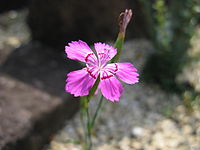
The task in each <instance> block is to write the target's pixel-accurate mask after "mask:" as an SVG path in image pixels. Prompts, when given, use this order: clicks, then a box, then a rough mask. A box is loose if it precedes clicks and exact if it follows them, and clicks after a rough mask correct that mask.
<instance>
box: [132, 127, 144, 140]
mask: <svg viewBox="0 0 200 150" xmlns="http://www.w3.org/2000/svg"><path fill="white" fill-rule="evenodd" d="M131 134H132V136H133V137H136V138H139V137H141V136H143V135H144V129H143V128H142V127H139V126H135V127H133V128H132V131H131Z"/></svg>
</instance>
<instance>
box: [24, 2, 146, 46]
mask: <svg viewBox="0 0 200 150" xmlns="http://www.w3.org/2000/svg"><path fill="white" fill-rule="evenodd" d="M125 8H132V9H133V14H134V15H133V21H132V23H131V24H130V25H129V31H130V32H131V33H130V34H129V35H131V36H132V37H133V36H137V37H138V36H144V35H143V34H144V33H145V30H144V22H143V20H142V19H141V18H144V17H142V12H141V10H140V5H139V3H138V1H137V0H136V1H131V0H123V1H122V0H108V1H107V0H101V1H97V0H84V1H75V0H59V1H57V0H32V1H31V4H30V12H29V16H28V24H29V26H30V29H31V32H32V37H33V39H36V40H40V41H43V42H45V43H47V44H50V45H59V44H60V45H62V44H64V43H66V42H69V41H71V40H78V39H82V40H85V41H87V42H89V43H93V42H94V41H107V40H115V38H116V35H117V33H118V25H117V19H118V15H119V14H120V12H122V11H124V10H125Z"/></svg>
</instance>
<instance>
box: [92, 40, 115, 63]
mask: <svg viewBox="0 0 200 150" xmlns="http://www.w3.org/2000/svg"><path fill="white" fill-rule="evenodd" d="M94 48H95V50H96V51H97V55H98V57H99V60H100V63H101V64H102V65H103V64H106V63H107V62H108V61H109V60H111V59H112V58H113V57H114V56H115V55H116V54H117V50H116V49H115V48H113V47H112V46H109V45H108V44H105V43H100V42H99V43H95V44H94Z"/></svg>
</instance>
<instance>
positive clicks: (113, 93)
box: [65, 40, 139, 102]
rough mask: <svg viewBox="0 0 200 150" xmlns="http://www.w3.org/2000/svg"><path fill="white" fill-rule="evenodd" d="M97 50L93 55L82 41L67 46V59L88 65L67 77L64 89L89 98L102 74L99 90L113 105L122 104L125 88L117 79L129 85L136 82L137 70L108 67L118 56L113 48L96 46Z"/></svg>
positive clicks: (128, 66)
mask: <svg viewBox="0 0 200 150" xmlns="http://www.w3.org/2000/svg"><path fill="white" fill-rule="evenodd" d="M94 48H95V51H94V52H93V51H92V50H91V49H90V47H89V46H88V45H87V44H86V43H85V42H83V41H81V40H79V41H74V42H71V43H69V46H65V52H66V53H67V57H68V58H70V59H73V60H78V61H82V62H84V63H86V67H85V68H83V69H81V70H76V71H73V72H70V73H69V74H68V75H67V80H66V82H67V83H66V86H65V90H66V91H67V92H69V93H71V94H73V95H74V96H75V97H77V96H86V95H88V94H89V91H90V89H91V88H92V86H93V85H94V83H95V81H96V79H97V77H98V75H100V83H99V86H98V89H100V90H101V92H102V94H103V96H104V97H105V98H107V99H108V100H110V101H112V102H114V101H119V99H120V96H121V94H122V92H123V86H122V84H121V83H120V82H119V80H118V79H120V80H122V81H124V82H125V83H128V84H134V83H137V82H138V80H139V79H138V76H139V74H138V73H137V69H136V68H135V67H134V66H133V65H132V64H131V63H111V64H107V63H108V61H110V60H111V59H112V58H113V57H114V56H115V55H116V53H117V50H116V49H115V48H113V47H112V46H109V45H107V44H104V43H95V44H94Z"/></svg>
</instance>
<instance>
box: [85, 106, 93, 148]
mask: <svg viewBox="0 0 200 150" xmlns="http://www.w3.org/2000/svg"><path fill="white" fill-rule="evenodd" d="M86 116H87V150H91V149H92V139H91V126H90V124H91V123H90V114H89V108H87V109H86Z"/></svg>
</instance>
